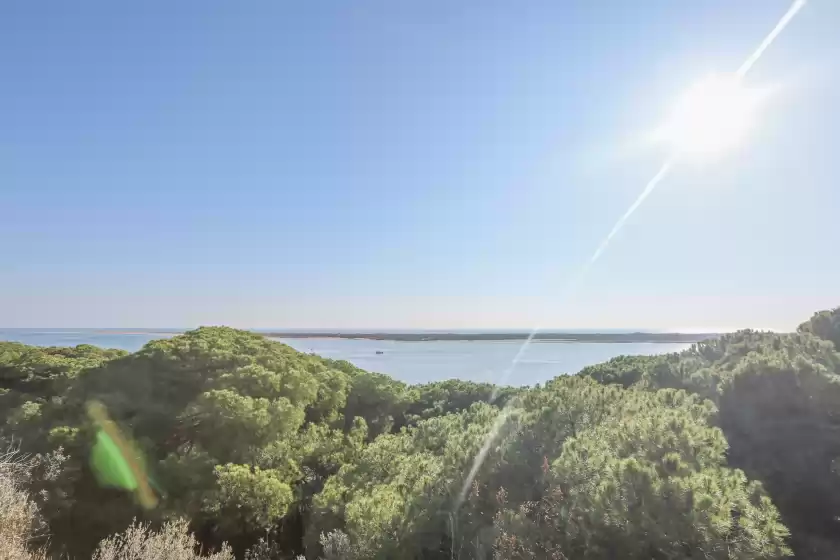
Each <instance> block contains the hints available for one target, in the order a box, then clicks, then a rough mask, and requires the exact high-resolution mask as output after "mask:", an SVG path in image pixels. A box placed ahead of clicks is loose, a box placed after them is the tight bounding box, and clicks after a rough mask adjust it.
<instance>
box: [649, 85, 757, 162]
mask: <svg viewBox="0 0 840 560" xmlns="http://www.w3.org/2000/svg"><path fill="white" fill-rule="evenodd" d="M761 98H762V93H761V91H760V90H755V89H750V88H747V87H745V86H744V85H743V83H742V81H741V79H739V77H737V76H734V75H733V76H725V75H712V76H709V77H707V78H706V79H704V80H701V81H700V82H698V83H696V84H695V85H694V86H692V87H691V88H689V89H688V90H687V91H686V92H685V93H684V94H683V95H682V96H681V97H680V98H679V99H678V100H677V103H676V104H675V105H674V107H673V109H672V111H671V114H670V115H669V118H668V120H666V122H665V124H664V125H663V126H662V127H661V128H660V129H659V131H658V134H657V136H658V137H659V139H660V140H662V141H664V142H665V143H666V144H667V145H668V146H669V147H670V148H671V149H672V150H673V151H674V152H675V155H676V156H677V157H680V158H681V159H707V158H710V157H713V156H719V155H721V154H723V153H726V152H728V151H731V150H732V149H733V148H735V147H736V146H737V145H739V144H740V143H742V142H743V140H744V138H745V137H746V136H747V134H748V133H749V132H750V129H752V128H753V125H754V124H755V121H756V117H757V113H758V108H759V105H760V101H761Z"/></svg>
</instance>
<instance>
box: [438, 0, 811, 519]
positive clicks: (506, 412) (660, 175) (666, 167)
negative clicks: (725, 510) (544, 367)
mask: <svg viewBox="0 0 840 560" xmlns="http://www.w3.org/2000/svg"><path fill="white" fill-rule="evenodd" d="M805 3H806V0H794V2H793V4H792V5H791V7H790V8H788V10H787V12H785V14H784V15H783V16H782V18H781V19H780V20H779V22H778V23H777V24H776V26H775V27H774V28H773V29H772V30H771V31H770V33H768V34H767V36H766V37H765V38H764V40H763V41H761V43H759V45H758V47H757V48H756V49H755V51H753V52H752V54H750V56H749V57H747V59H746V60H745V61H744V63H743V64H741V66H740V67H739V68H738V70H737V72H736V76H737V77H738V78H739V79H740V78H743V77H744V76H745V75H746V73H747V72H749V71H750V69H751V68H752V67H753V66H754V65H755V63H756V62H757V61H758V59H759V58H761V55H763V54H764V51H766V50H767V48H768V47H769V46H770V45H771V44H772V43H773V41H774V40H775V39H776V37H778V36H779V34H780V33H781V32H782V31H784V29H785V27H787V25H788V24H789V23H790V21H791V20H792V19H793V18H794V16H796V14H797V13H799V10H801V9H802V8H803V7H804V6H805ZM675 163H676V159H675V158H674V157H671V158H670V159H669V160H667V161H666V162H665V163H664V164H663V165H662V167H661V168H660V169H659V171H658V172H657V173H656V175H654V176H653V178H651V180H650V181H648V183H647V185H645V188H644V189H643V190H642V192H641V193H640V194H639V196H638V197H637V198H636V200H635V201H634V202H633V204H631V205H630V207H629V208H627V210H626V211H625V212H624V214H622V216H621V217H620V218H619V219H618V221H617V222H616V223H615V225H614V226H613V227H612V229H611V230H610V232H609V233H608V234H607V236H606V237H605V238H604V240H603V241H602V242H601V244H600V245H598V248H597V249H595V252H593V253H592V256H591V257H589V260H588V261H586V263H584V264H583V266H581V268H580V270H579V271H578V272H577V274H575V276H574V277H572V279H571V280H570V281H569V282H568V284H567V285H566V289H565V290H563V292H562V293H561V297H560V301H561V302H562V301H565V300H566V298H567V297H569V296H571V295H572V294H573V293H574V291H575V290H576V288H577V286H578V285H579V284H580V282H581V281H582V280H583V279H584V277H585V276H586V274H587V273H588V272H589V269H590V268H592V265H594V264H595V262H597V261H598V259H599V258H601V255H602V254H603V253H604V251H605V250H606V249H607V247H608V246H609V244H610V241H612V239H613V237H615V236H616V234H617V233H618V232H619V231H621V228H622V227H624V224H625V223H626V222H627V220H628V219H629V218H630V216H632V215H633V213H634V212H635V211H636V210H637V209H638V208H639V206H641V204H642V203H643V202H644V201H645V199H647V197H648V196H650V194H651V193H652V192H653V191H654V189H656V186H657V185H658V184H659V183H661V182H662V179H664V178H665V176H666V175H667V174H668V172H669V171H670V170H671V168H672V167H673V166H674V164H675ZM538 331H539V328H534V329H533V330H532V331H531V333H530V334H529V335H528V338H527V339H525V341H524V342H523V343H522V345H521V346H520V347H519V350H518V351H517V353H516V355H515V356H514V357H513V360H511V364H510V366H509V367H508V368H507V369H506V370H505V371H504V373H503V374H502V376H501V378H500V379H499V380H498V384H497V387H496V388H494V389H493V393H492V395H491V397H490V402H494V401H495V400H496V397H497V396H498V391H499V387H500V386H501V385H504V383H506V382H507V380H508V378H510V376H511V375H512V374H513V372H514V370H515V369H516V366H517V365H518V364H519V361H520V360H521V359H522V356H523V355H524V354H525V351H526V350H527V349H528V347H529V346H530V345H531V342H532V341H533V340H534V337H535V336H536V334H537V332H538ZM516 401H517V397H514V398H512V399H511V400H510V402H508V403H506V404H505V407H504V408H503V409H502V411H501V412H500V413H499V416H498V417H497V418H496V421H495V422H494V423H493V426H492V427H491V428H490V431H489V432H488V433H487V438H486V439H485V441H484V444H483V445H482V446H481V449H479V451H478V453H477V454H476V456H475V459H474V460H473V464H472V467H471V468H470V471H469V473H467V478H466V479H465V480H464V486H463V487H462V488H461V492H459V493H458V500H457V501H456V502H455V507H454V511H458V510H459V509H460V507H461V504H463V502H464V500H465V499H466V497H467V492H468V491H469V488H470V486H471V485H472V482H473V480H474V479H475V476H476V474H478V469H480V468H481V465H482V464H483V463H484V459H486V458H487V454H488V453H489V452H490V447H491V446H492V445H493V442H494V441H495V440H496V438H497V437H498V435H499V432H500V431H501V429H502V428H503V427H504V425H505V423H507V419H508V417H509V416H510V414H511V409H512V408H513V404H514V403H516Z"/></svg>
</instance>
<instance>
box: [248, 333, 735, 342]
mask: <svg viewBox="0 0 840 560" xmlns="http://www.w3.org/2000/svg"><path fill="white" fill-rule="evenodd" d="M258 334H261V335H264V336H267V337H270V338H346V339H362V340H397V341H401V342H433V341H442V340H449V341H478V340H483V341H503V340H526V339H527V338H528V337H529V336H530V333H527V332H493V333H453V332H440V333H438V332H434V333H429V332H413V333H412V332H399V333H396V332H390V333H389V332H381V333H369V332H303V331H302V332H259V333H258ZM718 336H720V334H718V333H677V332H673V333H669V332H657V333H651V332H632V333H573V332H552V331H545V332H542V331H540V332H537V333H536V334H535V335H534V337H533V340H534V341H536V342H601V343H605V342H636V343H638V342H651V343H671V344H673V343H686V344H689V343H692V342H700V341H702V340H706V339H709V338H715V337H718Z"/></svg>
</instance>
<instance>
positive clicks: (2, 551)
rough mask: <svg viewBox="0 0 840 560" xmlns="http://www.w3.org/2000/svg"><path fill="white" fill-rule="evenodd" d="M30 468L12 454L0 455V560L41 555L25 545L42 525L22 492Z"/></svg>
mask: <svg viewBox="0 0 840 560" xmlns="http://www.w3.org/2000/svg"><path fill="white" fill-rule="evenodd" d="M30 467H31V465H30V464H29V463H28V462H27V461H26V460H25V459H23V458H21V457H20V456H18V455H16V454H15V453H13V452H7V453H3V454H0V560H40V559H43V558H45V557H46V556H45V554H44V553H43V551H35V552H32V551H29V550H28V549H27V545H28V543H29V541H30V540H32V538H33V537H34V536H35V535H36V534H38V532H39V531H40V529H41V527H42V524H41V522H40V517H39V515H38V508H37V506H36V505H35V503H34V502H33V501H32V500H31V499H30V498H29V495H28V494H27V493H26V491H25V490H24V489H23V484H24V482H25V481H26V480H27V477H28V476H29V469H30Z"/></svg>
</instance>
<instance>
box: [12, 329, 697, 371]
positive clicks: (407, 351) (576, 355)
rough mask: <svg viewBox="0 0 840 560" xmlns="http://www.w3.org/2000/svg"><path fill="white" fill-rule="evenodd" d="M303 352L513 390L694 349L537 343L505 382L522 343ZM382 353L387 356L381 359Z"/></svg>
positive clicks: (81, 339)
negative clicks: (621, 359)
mask: <svg viewBox="0 0 840 560" xmlns="http://www.w3.org/2000/svg"><path fill="white" fill-rule="evenodd" d="M166 336H168V335H165V334H159V333H153V332H144V331H142V330H137V331H134V332H133V334H125V333H124V331H116V330H115V331H112V332H109V331H107V330H98V331H94V330H87V329H51V330H39V329H0V340H15V341H18V342H24V343H26V344H35V345H39V346H75V345H76V344H94V345H96V346H103V347H108V348H121V349H123V350H129V351H134V350H137V349H139V348H140V347H141V346H143V345H144V344H145V343H147V342H149V341H150V340H155V339H158V338H164V337H166ZM275 340H279V341H281V342H285V343H286V344H288V345H289V346H291V347H293V348H295V349H296V350H300V351H301V352H314V353H316V354H319V355H321V356H324V357H325V358H334V359H342V360H348V361H350V362H352V363H354V364H356V365H357V366H358V367H360V368H362V369H366V370H370V371H378V372H381V373H387V374H388V375H391V376H393V377H395V378H397V379H401V380H402V381H406V382H408V383H424V382H428V381H439V380H442V379H451V378H459V379H466V380H471V381H489V382H493V383H500V382H503V383H508V384H511V385H533V384H535V383H542V382H545V381H547V380H549V379H551V378H553V377H556V376H558V375H562V374H569V373H576V372H578V371H580V369H581V368H583V367H584V366H588V365H592V364H597V363H599V362H603V361H605V360H609V359H610V358H613V357H615V356H619V355H621V354H663V353H667V352H678V351H680V350H683V349H685V348H688V346H689V345H688V344H649V343H627V344H615V343H614V344H598V343H567V342H536V343H532V344H531V345H530V346H529V347H528V349H527V350H526V351H525V352H524V354H523V355H522V357H521V359H520V361H519V364H518V365H517V367H516V369H515V370H514V371H513V372H512V373H511V375H510V377H509V378H508V379H507V380H505V379H504V376H505V372H506V371H507V370H508V369H509V368H510V364H511V361H512V360H513V358H514V356H515V355H516V353H517V352H518V351H519V348H520V346H521V345H522V341H508V342H487V341H473V342H450V341H443V342H397V341H390V340H385V341H382V340H346V339H328V338H308V339H275ZM377 351H380V352H382V354H377V353H376V352H377Z"/></svg>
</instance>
